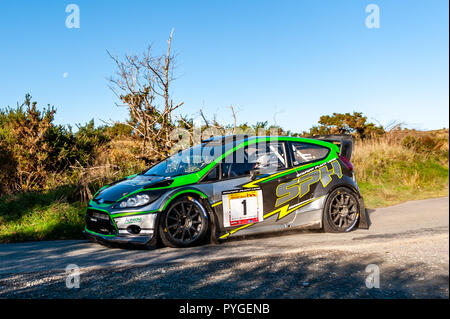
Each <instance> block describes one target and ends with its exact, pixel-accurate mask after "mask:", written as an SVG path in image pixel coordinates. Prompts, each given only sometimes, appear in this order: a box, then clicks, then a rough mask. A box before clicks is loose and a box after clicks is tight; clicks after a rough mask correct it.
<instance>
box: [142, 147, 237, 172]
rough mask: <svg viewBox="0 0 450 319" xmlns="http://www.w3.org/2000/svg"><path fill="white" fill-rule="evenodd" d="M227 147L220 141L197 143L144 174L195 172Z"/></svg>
mask: <svg viewBox="0 0 450 319" xmlns="http://www.w3.org/2000/svg"><path fill="white" fill-rule="evenodd" d="M229 147H230V146H229V145H223V144H221V143H214V144H213V143H203V144H199V145H196V146H194V147H191V148H188V149H186V150H183V151H180V152H178V153H177V154H175V155H173V156H171V157H169V158H167V159H166V160H164V161H162V162H160V163H158V164H156V165H155V166H153V167H151V168H150V169H149V170H147V171H146V172H145V173H144V175H147V176H168V177H174V176H179V175H186V174H191V173H196V172H198V171H200V170H202V169H203V168H205V167H206V166H207V165H208V164H210V163H211V162H213V161H214V160H215V159H216V158H218V157H219V156H220V155H222V154H223V153H224V152H225V151H226V150H227V149H229Z"/></svg>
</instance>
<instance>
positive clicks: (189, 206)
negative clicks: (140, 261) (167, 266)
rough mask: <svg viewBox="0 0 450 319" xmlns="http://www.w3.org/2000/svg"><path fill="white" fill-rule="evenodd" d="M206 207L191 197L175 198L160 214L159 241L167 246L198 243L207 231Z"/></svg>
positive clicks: (183, 245) (188, 245) (187, 245)
mask: <svg viewBox="0 0 450 319" xmlns="http://www.w3.org/2000/svg"><path fill="white" fill-rule="evenodd" d="M208 228H209V219H208V214H207V212H206V209H205V208H204V207H203V205H202V204H201V203H200V202H199V201H198V200H196V199H195V198H193V197H190V196H187V197H182V198H180V199H176V200H175V201H174V203H172V204H171V205H170V206H169V207H168V209H167V210H165V211H164V213H163V215H162V216H161V220H160V224H159V233H160V237H161V241H162V243H163V244H164V245H166V246H169V247H190V246H195V245H198V244H199V243H200V242H201V241H202V239H203V238H204V237H205V235H206V234H207V232H208Z"/></svg>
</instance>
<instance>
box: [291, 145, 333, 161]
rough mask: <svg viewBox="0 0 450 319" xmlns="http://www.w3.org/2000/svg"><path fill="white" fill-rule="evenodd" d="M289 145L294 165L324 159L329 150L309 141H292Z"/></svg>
mask: <svg viewBox="0 0 450 319" xmlns="http://www.w3.org/2000/svg"><path fill="white" fill-rule="evenodd" d="M291 147H292V153H293V154H294V162H293V165H294V166H296V165H300V164H304V163H308V162H313V161H318V160H321V159H324V158H325V157H327V155H328V152H329V151H330V150H329V149H328V148H327V147H324V146H320V145H316V144H310V143H299V142H293V143H291Z"/></svg>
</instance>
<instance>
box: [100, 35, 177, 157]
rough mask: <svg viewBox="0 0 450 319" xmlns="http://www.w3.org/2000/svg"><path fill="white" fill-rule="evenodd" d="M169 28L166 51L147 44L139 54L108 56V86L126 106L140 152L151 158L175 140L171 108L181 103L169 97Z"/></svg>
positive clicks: (165, 152)
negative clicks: (157, 51) (112, 67)
mask: <svg viewBox="0 0 450 319" xmlns="http://www.w3.org/2000/svg"><path fill="white" fill-rule="evenodd" d="M172 37H173V29H172V32H171V33H170V37H169V40H168V41H167V52H166V54H163V55H156V56H155V55H153V54H152V53H153V52H152V48H151V46H149V47H148V48H147V50H146V51H145V52H144V53H143V54H141V55H125V57H124V58H123V59H119V58H118V57H117V56H113V55H111V54H110V53H109V52H108V54H109V56H110V57H111V58H112V59H113V61H114V62H115V64H116V66H117V71H116V74H115V77H111V78H110V88H111V89H112V91H113V92H114V93H115V94H116V96H117V97H118V98H119V99H120V100H121V101H122V102H123V103H124V104H125V105H126V106H127V107H128V109H129V112H130V117H131V120H130V121H129V122H127V123H124V124H126V125H129V126H131V127H132V128H133V130H134V133H135V134H137V135H138V136H140V137H141V138H142V141H143V142H142V155H143V156H144V157H150V156H151V157H152V158H154V159H158V158H162V157H165V156H167V155H168V153H169V150H170V148H171V147H172V146H173V145H174V143H175V142H176V141H174V140H173V139H172V135H171V132H172V130H173V129H174V128H175V124H174V122H173V121H172V112H173V111H174V110H176V109H177V108H179V107H180V106H181V105H183V102H181V103H178V104H175V103H174V102H173V100H172V98H171V91H170V88H171V84H172V82H173V81H174V80H175V77H174V75H173V71H174V67H175V64H174V62H175V61H174V60H175V57H174V56H173V55H172V53H171V45H172Z"/></svg>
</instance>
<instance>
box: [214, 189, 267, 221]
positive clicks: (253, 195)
mask: <svg viewBox="0 0 450 319" xmlns="http://www.w3.org/2000/svg"><path fill="white" fill-rule="evenodd" d="M222 206H223V225H224V227H233V226H240V225H246V224H250V223H258V222H261V221H263V219H264V217H263V197H262V191H261V190H260V189H251V190H247V189H246V190H235V191H227V192H223V193H222Z"/></svg>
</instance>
